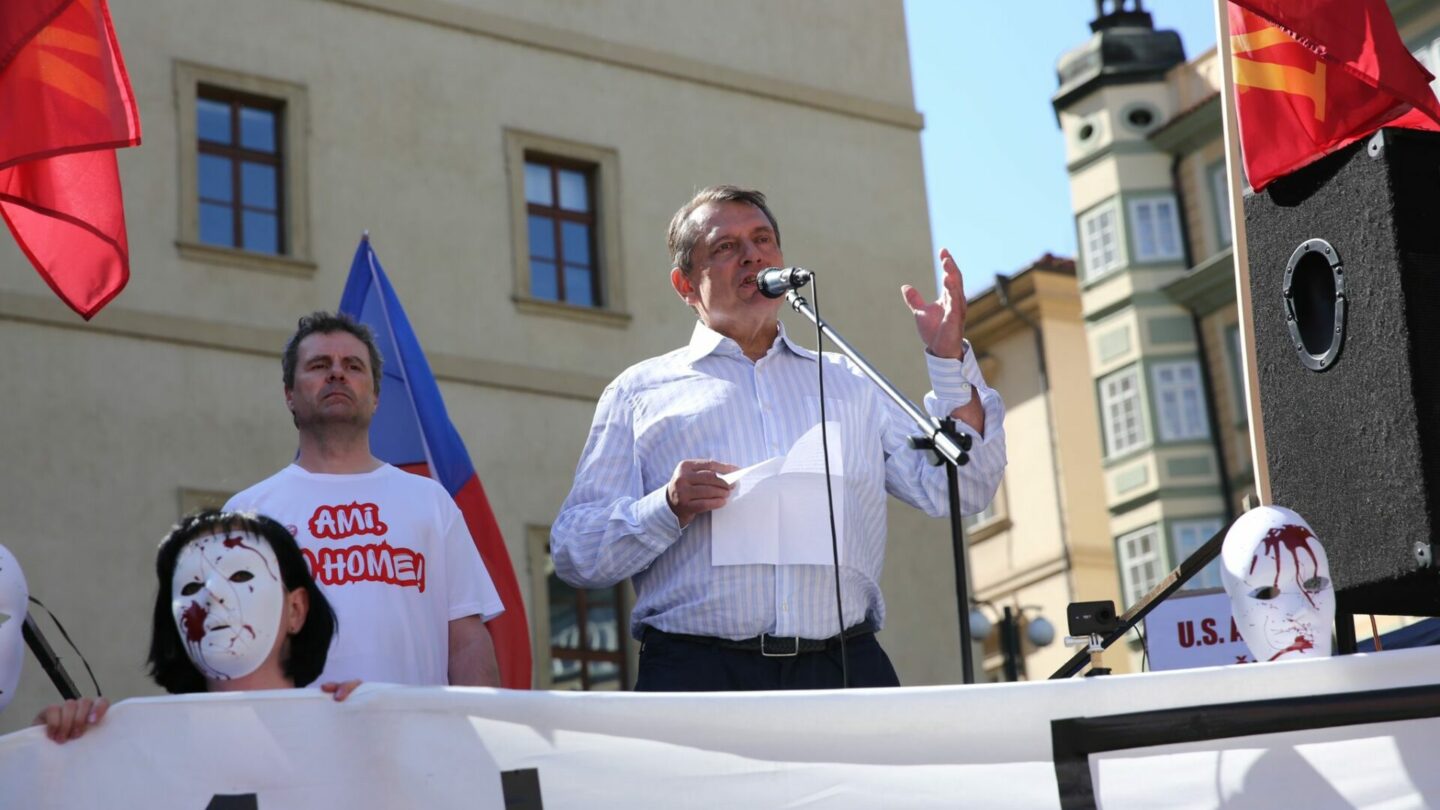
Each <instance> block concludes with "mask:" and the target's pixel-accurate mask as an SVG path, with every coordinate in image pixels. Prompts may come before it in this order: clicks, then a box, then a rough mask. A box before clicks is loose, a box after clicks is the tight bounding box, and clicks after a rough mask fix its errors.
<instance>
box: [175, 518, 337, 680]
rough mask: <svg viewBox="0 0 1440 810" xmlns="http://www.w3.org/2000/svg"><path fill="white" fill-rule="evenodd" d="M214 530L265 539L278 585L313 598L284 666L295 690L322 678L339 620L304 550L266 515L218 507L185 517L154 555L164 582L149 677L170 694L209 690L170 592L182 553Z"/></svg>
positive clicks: (291, 641)
mask: <svg viewBox="0 0 1440 810" xmlns="http://www.w3.org/2000/svg"><path fill="white" fill-rule="evenodd" d="M216 530H221V531H225V530H229V531H248V532H251V533H253V534H254V535H256V536H257V537H261V538H264V539H265V541H266V542H267V543H269V544H270V548H272V549H274V551H275V559H276V560H278V561H279V563H280V581H281V582H282V583H284V586H285V591H286V593H289V592H290V591H293V590H295V589H296V588H304V589H305V591H306V593H308V594H309V596H310V610H309V612H308V613H307V614H306V616H305V624H304V625H303V626H302V627H301V628H300V631H299V632H298V633H296V634H294V635H293V636H291V637H290V654H289V655H288V656H286V658H285V660H284V661H281V662H280V664H281V666H282V667H283V668H284V671H285V676H286V677H288V678H290V679H292V680H293V681H295V685H296V686H305V685H307V684H309V683H310V682H312V681H314V680H315V679H316V678H318V677H320V672H321V671H322V670H324V669H325V656H326V655H327V654H328V653H329V651H330V641H331V639H332V638H334V636H335V629H336V625H337V624H338V622H337V621H336V619H335V611H333V610H331V609H330V602H329V601H328V600H326V599H325V595H324V594H323V593H321V592H320V586H318V585H316V584H315V578H314V577H312V576H310V569H309V568H307V567H306V566H305V557H304V555H302V554H301V553H300V546H299V545H298V544H297V543H296V542H295V538H294V537H292V536H291V535H290V532H288V531H286V529H285V527H284V526H281V525H280V524H279V523H276V522H275V521H274V520H271V519H270V518H268V517H265V516H264V515H257V514H253V513H244V512H221V511H218V510H215V509H207V510H204V511H202V512H196V513H195V514H192V515H189V516H187V517H185V518H184V519H183V520H181V521H180V523H179V525H177V526H175V527H174V528H173V529H171V530H170V534H169V535H168V536H166V538H165V539H164V540H162V541H160V548H159V550H158V551H157V552H156V554H155V574H156V576H157V577H158V578H159V580H160V588H159V590H158V591H157V592H156V594H155V616H154V623H153V626H152V627H151V628H150V677H152V678H154V679H155V683H157V684H159V685H160V686H162V687H164V688H165V691H167V692H170V693H172V694H177V695H178V694H185V693H188V692H204V691H205V688H206V687H205V676H204V675H201V674H200V670H198V669H196V668H195V665H194V664H193V663H191V661H190V656H189V655H188V654H186V652H185V642H184V641H183V640H182V639H181V638H180V629H179V628H177V627H176V626H175V616H174V614H173V613H172V611H171V607H170V602H171V594H170V588H171V585H172V581H173V580H174V578H175V564H176V561H177V560H178V559H179V557H180V551H181V549H183V548H185V546H186V545H187V544H188V543H189V542H190V541H191V540H194V539H195V538H197V537H200V536H202V535H205V534H209V533H212V532H214V531H216Z"/></svg>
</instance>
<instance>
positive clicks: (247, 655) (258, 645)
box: [170, 531, 285, 680]
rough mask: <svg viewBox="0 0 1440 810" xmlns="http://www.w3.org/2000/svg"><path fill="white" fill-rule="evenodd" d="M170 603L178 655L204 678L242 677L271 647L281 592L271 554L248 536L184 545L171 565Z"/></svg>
mask: <svg viewBox="0 0 1440 810" xmlns="http://www.w3.org/2000/svg"><path fill="white" fill-rule="evenodd" d="M170 597H171V601H170V609H171V612H172V614H173V615H174V616H175V627H176V628H177V629H179V631H180V639H181V640H182V641H184V642H185V652H186V653H188V654H189V655H190V660H191V662H193V663H194V664H195V668H196V669H198V670H200V672H201V674H203V675H204V676H205V677H207V678H212V679H215V680H229V679H232V678H243V677H244V676H246V675H249V674H250V673H252V672H254V671H255V670H257V669H259V668H260V665H261V664H263V663H265V659H266V657H268V656H269V655H270V651H271V650H272V649H274V647H275V638H276V636H278V635H279V633H280V619H281V614H282V613H283V612H284V606H285V586H284V584H283V583H282V582H281V580H280V563H279V562H278V561H277V560H276V559H275V551H274V549H272V548H270V544H269V543H268V542H266V541H265V540H264V539H262V538H259V537H256V536H255V535H254V534H251V533H250V532H247V531H230V532H223V533H220V534H211V535H205V536H203V537H198V538H196V539H194V540H191V541H190V542H189V543H187V544H186V545H185V548H183V549H181V550H180V556H179V558H178V559H177V560H176V562H175V576H174V578H173V579H172V580H171V585H170Z"/></svg>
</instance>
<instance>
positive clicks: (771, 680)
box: [635, 631, 900, 692]
mask: <svg viewBox="0 0 1440 810" xmlns="http://www.w3.org/2000/svg"><path fill="white" fill-rule="evenodd" d="M845 648H846V653H847V654H848V658H849V662H850V686H851V687H868V686H899V685H900V678H899V677H898V676H897V675H896V674H895V668H894V667H893V666H891V665H890V657H889V656H887V655H886V654H885V651H884V650H883V649H881V648H880V642H878V641H876V640H875V634H874V633H866V634H864V635H860V636H856V637H854V638H851V639H848V640H846V642H845ZM839 688H841V677H840V645H839V644H838V643H836V644H831V645H830V646H829V647H828V648H827V649H825V650H821V651H819V652H810V653H800V654H799V655H795V656H787V657H779V658H767V657H766V656H763V655H761V654H760V653H759V652H758V651H753V650H735V649H730V648H727V647H720V646H717V645H714V644H706V643H704V642H698V641H690V640H687V639H682V638H676V637H674V636H668V635H664V634H661V633H656V632H654V631H649V632H647V633H646V634H645V641H644V643H643V644H642V645H641V647H640V675H639V677H638V678H637V679H636V682H635V690H636V691H637V692H727V691H755V690H764V689H839Z"/></svg>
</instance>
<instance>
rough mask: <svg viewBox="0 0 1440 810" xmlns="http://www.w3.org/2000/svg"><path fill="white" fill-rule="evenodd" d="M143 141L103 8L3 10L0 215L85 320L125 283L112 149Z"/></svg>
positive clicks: (84, 3)
mask: <svg viewBox="0 0 1440 810" xmlns="http://www.w3.org/2000/svg"><path fill="white" fill-rule="evenodd" d="M12 6H13V7H14V8H11V7H12ZM138 143H140V113H139V111H138V110H137V109H136V107H135V97H134V94H133V93H132V92H131V91H130V79H129V78H128V77H127V76H126V75H125V63H124V61H123V60H122V59H121V56H120V45H119V43H118V42H117V41H116V40H115V29H114V26H112V25H111V23H110V12H109V10H108V9H107V8H106V6H105V0H26V2H20V3H7V4H6V9H5V12H4V13H3V14H0V216H3V217H4V218H5V222H6V224H7V225H9V226H10V231H11V233H13V234H15V241H17V242H18V243H19V244H20V249H21V250H23V251H24V252H25V255H26V256H27V257H28V258H29V259H30V263H31V264H33V265H34V266H35V269H36V270H38V271H39V272H40V275H41V277H43V278H44V279H45V281H46V283H48V284H49V285H50V287H51V289H53V290H55V293H56V295H59V296H60V297H61V298H62V299H64V301H65V303H66V304H69V305H70V308H71V309H74V310H75V311H76V312H78V313H80V316H81V317H83V318H85V319H86V320H89V319H90V318H91V317H93V316H94V315H95V313H96V312H99V311H100V308H101V307H103V306H105V305H106V304H107V303H109V302H110V300H111V299H112V298H114V297H115V296H116V295H118V294H119V293H120V291H121V290H122V289H124V287H125V282H126V281H127V280H128V279H129V277H130V248H129V245H128V243H127V241H126V238H125V207H124V201H123V199H122V197H121V195H120V172H119V169H118V168H117V166H116V164H115V152H114V150H115V149H118V148H120V147H124V146H134V145H136V144H138Z"/></svg>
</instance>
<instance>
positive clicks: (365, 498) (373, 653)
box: [225, 464, 505, 686]
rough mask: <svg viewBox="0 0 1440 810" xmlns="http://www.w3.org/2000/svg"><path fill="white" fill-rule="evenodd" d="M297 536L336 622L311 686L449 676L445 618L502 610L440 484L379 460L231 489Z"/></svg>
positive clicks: (290, 473)
mask: <svg viewBox="0 0 1440 810" xmlns="http://www.w3.org/2000/svg"><path fill="white" fill-rule="evenodd" d="M225 508H226V509H229V510H238V511H246V512H259V513H260V514H262V515H268V516H269V517H271V518H274V519H275V520H276V521H278V522H279V523H280V524H282V525H284V526H285V528H287V529H289V530H290V533H291V534H293V535H295V539H296V540H297V541H298V542H299V544H300V549H301V551H302V553H303V554H304V555H305V561H306V562H307V563H308V564H309V565H310V570H311V572H312V573H313V574H314V575H315V581H316V582H318V583H319V585H320V589H321V590H322V591H324V593H325V598H326V599H328V600H329V601H330V605H331V607H333V608H334V610H335V615H336V617H337V618H338V619H339V628H338V632H337V633H336V636H335V641H334V643H332V644H331V646H330V655H329V657H328V658H327V659H326V662H325V671H324V672H323V673H322V674H321V675H320V678H319V680H317V681H316V683H324V682H326V681H343V680H349V679H351V678H362V679H364V680H366V681H380V682H385V683H403V684H414V685H422V686H423V685H437V684H438V685H444V684H447V683H448V682H449V675H448V663H449V650H450V647H449V641H450V636H449V623H450V621H451V620H454V619H460V618H464V617H466V616H475V615H479V616H481V617H483V618H484V619H485V620H486V621H489V620H490V619H493V618H495V617H496V616H498V615H500V614H501V613H502V612H504V610H505V608H504V605H503V604H502V603H501V602H500V596H499V594H497V593H496V592H495V584H494V583H493V582H492V581H491V580H490V575H489V573H488V572H487V571H486V570H485V563H484V561H482V560H481V559H480V552H479V551H477V550H476V549H475V544H474V542H472V541H471V539H470V532H469V530H468V529H466V527H465V518H464V516H463V515H461V514H460V509H459V507H457V506H456V505H455V501H454V500H453V499H452V498H451V497H450V494H449V493H448V492H446V491H445V488H444V487H442V486H440V484H438V483H437V482H435V481H433V480H431V479H429V478H425V477H423V476H419V475H413V474H411V473H407V472H404V471H403V470H400V469H397V468H395V467H392V466H391V465H389V464H386V465H384V466H382V467H380V468H379V469H377V470H374V471H372V472H368V473H360V474H355V475H328V474H321V473H312V472H307V471H305V470H304V469H301V468H300V467H298V466H296V465H294V464H291V465H290V466H288V467H286V468H285V469H283V470H281V471H280V472H278V473H276V474H274V475H272V476H270V477H269V478H267V479H265V480H264V481H261V482H260V483H258V484H256V485H255V486H253V487H250V488H249V489H247V490H245V491H244V492H241V493H240V494H238V495H236V496H235V497H233V498H231V499H230V501H229V503H227V504H225Z"/></svg>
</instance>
